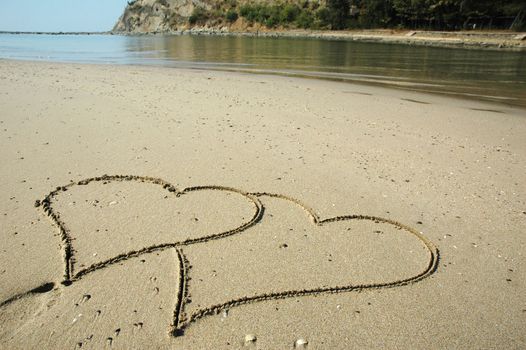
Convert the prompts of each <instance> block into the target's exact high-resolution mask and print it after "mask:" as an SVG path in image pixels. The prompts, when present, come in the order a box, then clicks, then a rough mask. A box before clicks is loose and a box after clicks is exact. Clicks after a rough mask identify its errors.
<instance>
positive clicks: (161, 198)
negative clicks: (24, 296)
mask: <svg viewBox="0 0 526 350" xmlns="http://www.w3.org/2000/svg"><path fill="white" fill-rule="evenodd" d="M94 184H98V185H99V186H90V185H94ZM100 185H103V186H100ZM127 186H128V187H127ZM129 186H133V191H129V190H130V188H129ZM110 187H111V189H112V191H108V189H109V188H110ZM101 190H102V191H101ZM127 190H128V191H127ZM77 191H80V192H79V193H76V192H77ZM73 192H75V193H76V195H71V196H69V197H68V195H70V194H72V193H73ZM108 193H111V195H108ZM130 193H133V195H130ZM79 194H80V196H78V195H79ZM152 195H153V196H154V199H155V198H156V197H157V198H156V200H155V203H159V204H158V205H157V204H156V206H155V208H153V207H149V206H146V207H145V206H144V205H143V206H141V203H142V200H144V199H145V198H146V196H148V197H151V196H152ZM130 196H131V197H133V198H130ZM77 197H78V198H81V199H82V201H83V203H82V204H83V205H77V204H78V203H77V202H76V201H79V199H77ZM262 198H266V199H269V198H270V199H279V200H282V201H286V202H287V203H289V204H294V205H295V206H298V207H299V208H301V209H303V211H305V212H306V213H307V215H308V217H309V218H310V220H311V224H310V225H314V227H315V228H318V229H319V228H325V227H331V225H332V226H334V225H338V224H341V223H346V224H347V223H349V224H352V223H356V222H362V223H364V222H366V223H375V224H379V225H380V224H381V225H386V226H389V227H392V228H394V229H395V230H396V231H397V232H400V233H401V234H403V235H407V236H410V237H411V238H412V239H413V240H416V241H418V242H419V244H420V245H421V247H422V248H423V249H424V250H425V251H426V261H425V262H422V263H421V264H420V263H419V264H420V265H421V266H420V265H418V266H417V268H416V269H413V270H411V271H412V272H411V273H410V275H404V276H396V277H393V278H392V279H389V278H387V279H382V280H377V281H375V280H366V281H362V282H358V283H357V282H354V283H353V282H349V281H348V280H342V281H338V282H334V285H329V286H327V285H326V284H325V283H320V286H319V287H316V286H315V285H314V286H312V285H305V286H304V287H303V288H299V287H297V286H296V287H294V288H293V289H286V288H284V290H281V291H273V292H268V293H259V292H256V293H253V292H251V293H247V294H244V295H245V296H238V297H236V296H233V297H232V299H230V300H228V301H225V302H219V303H216V304H213V305H210V306H208V307H200V308H198V309H195V310H193V311H192V312H191V313H188V314H187V313H186V311H185V309H186V306H187V301H188V296H189V291H190V289H191V288H190V286H189V283H188V282H189V262H188V259H187V257H186V256H185V254H184V253H183V251H182V247H184V246H190V245H194V244H206V243H207V242H212V241H215V240H218V239H221V238H225V237H230V236H234V235H240V234H243V233H244V232H247V234H248V230H255V229H257V228H258V227H259V226H258V225H262V226H264V223H265V220H269V219H267V218H266V215H264V214H263V213H264V205H263V204H262V201H261V200H260V199H262ZM73 199H75V200H73ZM126 203H128V204H130V203H133V206H134V208H139V210H135V211H130V210H129V209H130V208H128V207H127V204H126ZM36 205H37V206H40V207H42V208H43V210H44V212H45V213H46V214H47V215H48V216H49V217H50V219H51V220H52V222H53V223H54V224H55V226H57V228H58V230H59V234H60V237H61V240H62V251H63V256H64V281H63V282H62V283H63V284H66V285H67V284H71V283H74V282H75V281H76V280H78V279H80V278H82V277H83V276H85V275H87V274H89V273H92V272H95V271H97V270H99V269H102V268H106V267H109V266H111V265H113V264H115V263H117V262H123V261H125V260H127V259H129V258H131V257H137V256H140V255H142V254H147V253H151V252H154V251H159V250H164V249H175V250H176V252H177V257H178V260H179V270H180V274H179V279H180V280H179V283H178V285H179V290H178V295H177V302H176V307H175V310H174V316H173V325H172V330H171V332H172V334H173V335H174V336H177V335H181V334H183V331H184V330H185V329H186V328H187V327H189V326H190V325H191V324H192V323H193V322H196V321H197V320H199V319H201V318H203V317H205V316H207V315H212V314H216V313H219V312H221V311H222V310H227V309H230V308H233V307H236V306H239V305H244V304H249V303H255V302H259V301H264V300H276V299H285V298H293V297H302V296H312V295H318V294H324V293H342V292H350V291H360V290H366V289H382V288H393V287H399V286H403V285H408V284H412V283H416V282H418V281H421V280H422V279H424V278H426V277H428V276H430V275H431V274H433V272H434V271H435V270H436V268H437V265H438V259H439V252H438V249H437V248H436V247H435V246H434V244H433V243H432V242H431V241H429V239H427V238H426V237H425V236H424V235H423V234H422V233H420V232H418V231H417V230H415V229H413V228H411V227H409V226H406V225H404V224H402V223H399V222H397V221H394V220H391V219H384V218H380V217H375V216H368V215H347V216H338V217H333V218H327V219H321V218H319V217H318V216H317V215H316V213H315V212H314V211H313V210H312V209H310V208H309V207H307V206H306V205H304V204H303V203H301V202H300V201H298V200H296V199H294V198H292V197H288V196H285V195H280V194H271V193H248V192H244V191H241V190H238V189H234V188H229V187H221V186H199V187H190V188H186V189H183V190H178V189H176V188H175V187H174V186H173V185H171V184H170V183H168V182H166V181H164V180H162V179H157V178H151V177H141V176H128V175H116V176H108V175H104V176H101V177H96V178H90V179H86V180H82V181H79V182H74V183H70V184H68V185H66V186H62V187H58V188H57V189H56V190H54V191H53V192H51V193H50V194H49V195H48V196H46V197H45V198H44V200H42V201H37V203H36ZM78 208H82V209H78ZM87 208H88V209H87ZM79 210H80V211H79ZM148 220H151V224H149V221H148ZM138 223H140V225H138ZM87 227H88V228H89V229H86V228H87ZM136 227H140V229H137V228H136ZM144 227H148V230H145V229H144ZM114 235H117V237H118V240H117V242H118V244H115V236H114ZM112 240H113V241H112ZM110 242H112V243H111V244H110ZM138 242H139V243H138ZM256 263H257V261H256ZM373 263H374V262H373ZM263 268H264V267H263ZM351 268H352V267H351ZM247 295H248V296H247Z"/></svg>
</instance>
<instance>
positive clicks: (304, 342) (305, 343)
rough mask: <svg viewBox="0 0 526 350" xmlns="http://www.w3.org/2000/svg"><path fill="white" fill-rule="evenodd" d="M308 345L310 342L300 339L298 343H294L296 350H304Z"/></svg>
mask: <svg viewBox="0 0 526 350" xmlns="http://www.w3.org/2000/svg"><path fill="white" fill-rule="evenodd" d="M307 344H309V342H308V341H307V340H305V339H303V338H299V339H298V340H296V342H295V343H294V347H295V348H304V347H306V346H307Z"/></svg>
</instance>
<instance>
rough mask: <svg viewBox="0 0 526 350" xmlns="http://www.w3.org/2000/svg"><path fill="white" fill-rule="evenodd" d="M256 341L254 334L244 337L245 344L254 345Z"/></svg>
mask: <svg viewBox="0 0 526 350" xmlns="http://www.w3.org/2000/svg"><path fill="white" fill-rule="evenodd" d="M256 340H258V338H257V337H256V335H255V334H247V335H245V344H251V343H255V342H256Z"/></svg>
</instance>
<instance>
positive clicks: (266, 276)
mask: <svg viewBox="0 0 526 350" xmlns="http://www.w3.org/2000/svg"><path fill="white" fill-rule="evenodd" d="M0 106H1V109H2V112H1V113H0V132H1V137H0V143H1V144H0V145H1V149H2V152H0V160H1V163H2V167H1V168H0V179H1V182H0V186H1V191H0V193H1V200H0V209H1V211H0V212H1V216H0V227H1V228H2V229H1V231H0V232H1V235H2V242H3V243H2V246H1V247H2V249H1V250H0V262H1V264H0V286H1V288H0V305H1V306H0V323H1V324H2V327H1V328H0V348H5V349H28V348H42V349H55V348H82V349H85V348H88V349H90V348H93V349H100V348H105V347H106V348H114V349H130V348H137V349H140V348H159V349H171V348H173V349H236V348H245V347H246V348H254V349H292V348H308V349H353V348H379V349H394V348H401V349H402V348H414V349H417V348H434V349H436V348H451V349H473V348H478V349H482V348H484V349H497V348H507V349H520V348H524V347H525V346H526V336H525V329H526V303H525V299H524V293H525V291H526V280H525V278H524V276H525V272H524V271H525V268H526V265H525V257H524V254H525V245H526V238H525V236H524V231H525V229H526V193H525V191H524V188H525V187H524V184H525V182H526V181H525V180H526V176H525V175H524V174H526V166H525V164H526V122H525V121H526V119H525V116H526V113H525V110H524V109H520V108H516V107H511V106H507V105H505V104H495V103H488V102H480V101H477V100H474V99H472V100H469V99H457V98H448V97H444V96H440V95H433V94H425V93H417V92H411V91H403V90H396V89H389V88H384V87H379V86H372V85H359V84H352V83H342V82H334V81H323V80H314V79H301V78H292V77H285V76H271V75H256V74H242V73H235V72H221V71H207V70H197V69H192V70H191V69H171V68H161V67H145V66H114V65H83V64H71V63H43V62H29V61H26V62H22V61H10V60H0Z"/></svg>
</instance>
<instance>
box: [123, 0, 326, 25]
mask: <svg viewBox="0 0 526 350" xmlns="http://www.w3.org/2000/svg"><path fill="white" fill-rule="evenodd" d="M324 3H325V0H277V1H276V0H220V1H214V0H133V1H128V6H127V7H126V9H125V10H124V13H123V14H122V16H121V17H120V18H119V20H118V22H117V23H116V24H115V27H114V28H113V31H114V32H117V33H154V32H171V31H179V30H186V29H189V28H191V27H194V26H198V27H201V28H202V27H205V28H216V29H218V28H221V29H223V30H233V31H240V30H241V31H243V30H249V31H250V29H260V28H261V27H265V25H266V26H268V27H277V26H279V25H281V24H282V23H281V20H282V22H283V24H284V25H286V26H287V27H294V26H295V24H294V23H295V22H294V23H292V22H293V20H295V19H296V18H300V17H301V16H300V15H301V13H302V12H305V14H307V13H308V14H311V13H314V12H313V11H314V10H316V9H318V8H319V7H320V6H323V4H324ZM247 4H248V5H251V6H252V7H251V8H249V9H248V10H247V12H248V13H247V17H249V18H248V19H247V18H245V17H243V16H242V12H243V11H242V8H243V6H245V5H247ZM287 5H290V6H291V7H290V8H289V9H287V8H286V7H287ZM245 7H246V6H245ZM280 11H283V13H281V12H280ZM305 14H304V16H305ZM250 15H252V17H250ZM258 16H259V17H258ZM287 16H288V17H287ZM278 18H279V19H278ZM258 19H259V24H257V22H258ZM265 20H266V21H265Z"/></svg>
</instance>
